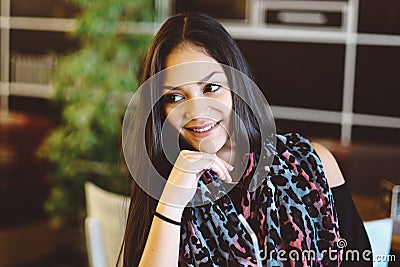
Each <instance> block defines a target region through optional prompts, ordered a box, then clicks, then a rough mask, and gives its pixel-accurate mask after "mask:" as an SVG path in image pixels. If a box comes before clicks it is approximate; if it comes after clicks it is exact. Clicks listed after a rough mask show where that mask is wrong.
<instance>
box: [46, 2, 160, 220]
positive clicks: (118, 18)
mask: <svg viewBox="0 0 400 267" xmlns="http://www.w3.org/2000/svg"><path fill="white" fill-rule="evenodd" d="M70 2H73V3H76V4H78V5H79V6H80V8H81V10H82V12H81V15H80V16H79V18H78V19H77V21H78V22H77V25H76V27H75V30H74V31H73V32H72V36H73V37H74V38H76V39H78V40H79V41H80V49H79V50H77V51H75V52H73V53H72V54H69V55H66V56H64V57H62V58H61V59H60V60H59V63H58V65H57V68H56V71H55V73H54V75H53V76H52V86H53V88H54V90H55V94H54V101H55V102H56V103H58V104H59V105H60V107H61V110H62V114H61V115H62V118H61V122H60V124H59V126H58V127H57V128H56V129H54V131H53V132H52V133H51V134H50V135H49V136H48V138H47V139H46V140H45V141H44V143H43V144H42V146H41V148H40V150H39V154H40V155H41V156H43V157H45V158H47V159H48V160H50V162H52V163H53V166H54V171H53V172H52V173H51V174H50V181H51V184H52V193H51V196H50V199H49V200H48V201H47V203H46V208H47V210H48V211H49V212H50V213H51V214H52V218H53V221H54V222H56V223H57V224H58V225H59V226H66V225H77V224H81V223H82V218H83V216H84V214H85V213H84V212H85V210H84V194H83V184H84V182H85V181H87V180H91V181H94V182H95V183H97V184H98V185H100V186H103V187H105V188H107V189H109V190H111V191H115V192H120V191H121V184H124V181H125V179H126V177H127V171H126V168H125V167H124V166H125V164H124V160H123V157H122V156H121V146H120V136H121V124H122V118H123V115H124V111H125V108H126V104H127V103H128V101H129V97H130V96H131V95H132V93H133V92H134V91H135V89H137V87H138V82H137V79H136V67H137V65H138V63H139V60H140V58H141V55H142V53H143V52H144V50H145V48H146V47H147V45H148V44H149V41H150V40H151V36H149V35H146V34H132V33H127V32H124V31H123V30H121V28H122V26H123V25H125V26H126V25H127V24H128V25H137V24H135V23H136V22H143V21H147V22H151V21H154V16H155V11H154V8H153V6H154V3H153V1H152V0H134V1H132V0H70ZM125 28H126V27H125ZM131 28H133V29H135V26H131Z"/></svg>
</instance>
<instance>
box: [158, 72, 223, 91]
mask: <svg viewBox="0 0 400 267" xmlns="http://www.w3.org/2000/svg"><path fill="white" fill-rule="evenodd" d="M218 73H222V72H220V71H213V72H211V73H210V74H208V75H207V76H205V77H204V78H202V79H200V81H198V82H197V83H203V82H206V81H208V80H209V79H210V78H211V77H212V76H213V75H215V74H218ZM175 88H177V86H170V85H164V86H163V89H167V90H173V89H175Z"/></svg>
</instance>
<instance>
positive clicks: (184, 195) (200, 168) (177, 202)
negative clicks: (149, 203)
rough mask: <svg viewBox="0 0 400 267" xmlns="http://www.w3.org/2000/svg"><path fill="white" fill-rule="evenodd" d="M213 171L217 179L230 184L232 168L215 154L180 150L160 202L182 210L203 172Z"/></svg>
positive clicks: (191, 196)
mask: <svg viewBox="0 0 400 267" xmlns="http://www.w3.org/2000/svg"><path fill="white" fill-rule="evenodd" d="M208 169H210V170H212V171H214V172H215V173H216V174H217V175H218V177H219V179H221V180H223V181H225V182H232V178H231V176H230V174H229V171H232V170H233V167H232V166H231V165H229V164H228V163H227V162H225V161H224V160H222V159H221V158H219V157H218V156H217V155H215V154H209V153H205V152H198V151H190V150H182V151H181V152H180V153H179V156H178V158H177V160H176V162H175V165H174V167H173V168H172V171H171V173H170V175H169V177H168V181H167V183H166V185H165V188H164V191H163V193H162V196H161V199H160V202H161V203H163V204H167V205H171V206H174V207H176V208H181V209H182V210H183V208H184V207H185V206H186V205H187V203H188V202H189V201H190V200H191V199H192V198H193V196H194V194H195V193H196V189H197V183H198V180H199V178H200V177H201V175H202V174H203V173H204V171H205V170H208Z"/></svg>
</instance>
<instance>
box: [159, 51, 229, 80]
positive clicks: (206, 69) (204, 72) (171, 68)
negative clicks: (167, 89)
mask: <svg viewBox="0 0 400 267" xmlns="http://www.w3.org/2000/svg"><path fill="white" fill-rule="evenodd" d="M165 66H166V69H164V70H163V72H164V73H163V77H164V84H165V85H168V86H178V85H182V84H185V83H191V82H199V81H203V79H204V78H206V77H209V76H210V74H213V75H212V77H213V79H215V78H217V79H226V76H225V72H224V69H223V67H222V65H221V64H220V63H218V62H217V61H216V60H215V59H214V58H213V57H211V56H209V55H208V54H206V53H204V52H203V51H202V49H201V48H197V47H192V46H188V47H186V46H185V47H182V48H179V49H176V50H173V52H172V53H171V54H169V55H168V57H167V58H166V62H165Z"/></svg>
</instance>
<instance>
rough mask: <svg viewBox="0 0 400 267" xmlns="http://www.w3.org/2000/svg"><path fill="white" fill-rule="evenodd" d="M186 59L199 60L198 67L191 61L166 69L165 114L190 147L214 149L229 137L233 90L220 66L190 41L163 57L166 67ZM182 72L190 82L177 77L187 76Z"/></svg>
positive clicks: (184, 61) (213, 151)
mask: <svg viewBox="0 0 400 267" xmlns="http://www.w3.org/2000/svg"><path fill="white" fill-rule="evenodd" d="M189 62H201V63H200V64H199V65H200V66H199V67H198V68H197V67H196V65H197V64H192V63H191V64H190V69H189V70H187V69H184V70H183V71H168V69H167V71H166V76H165V81H164V89H163V99H164V103H165V105H164V110H165V114H166V116H167V120H168V122H169V123H170V124H171V125H172V126H173V127H174V128H175V129H176V130H177V131H178V132H179V134H180V136H181V138H183V139H184V140H185V141H186V142H187V143H189V144H190V145H191V146H192V147H193V148H195V149H197V150H199V151H202V152H207V153H217V152H218V151H220V149H221V148H223V147H224V146H225V145H227V146H228V143H229V142H228V140H230V132H231V131H230V129H231V117H232V94H231V91H230V90H229V89H228V80H227V77H226V75H225V72H224V70H223V68H222V66H221V65H220V64H215V63H218V62H217V61H216V60H215V59H214V58H212V57H210V56H209V55H207V54H206V53H204V52H203V51H202V49H201V48H199V47H196V46H193V45H184V46H181V47H179V48H177V49H175V50H173V51H172V52H171V54H169V55H168V57H167V59H166V68H170V67H173V66H177V65H179V64H183V63H189ZM204 62H212V63H214V64H205V65H206V66H207V67H204ZM208 65H209V66H208ZM179 68H180V67H179ZM174 69H176V68H173V69H172V70H174ZM185 73H187V74H188V75H190V77H191V78H190V79H189V81H191V82H189V83H187V82H185V83H183V84H182V82H179V81H182V80H184V79H182V77H180V76H187V75H185ZM192 77H193V78H192ZM186 80H187V79H186ZM199 81H201V82H199Z"/></svg>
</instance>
